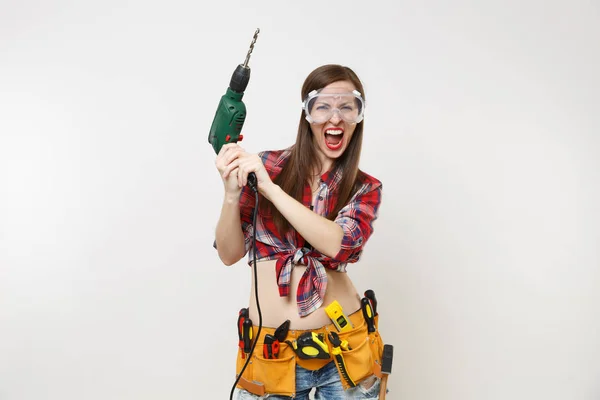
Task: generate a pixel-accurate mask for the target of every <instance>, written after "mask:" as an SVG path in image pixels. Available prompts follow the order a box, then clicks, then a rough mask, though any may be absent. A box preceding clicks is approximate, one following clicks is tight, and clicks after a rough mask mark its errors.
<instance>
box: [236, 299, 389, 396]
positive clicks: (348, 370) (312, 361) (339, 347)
mask: <svg viewBox="0 0 600 400" xmlns="http://www.w3.org/2000/svg"><path fill="white" fill-rule="evenodd" d="M348 319H349V320H350V322H351V323H352V326H353V327H352V328H351V329H350V330H345V331H338V330H337V329H336V327H335V326H334V324H329V325H326V326H324V327H322V328H318V329H311V330H289V331H287V334H286V335H285V340H281V341H277V342H278V343H277V347H276V348H275V350H276V353H277V354H276V357H272V354H269V353H271V350H273V347H272V346H271V345H270V343H271V342H272V339H273V338H274V337H276V336H277V335H276V334H277V333H281V332H276V329H274V328H267V327H263V328H262V329H261V334H260V337H258V338H256V337H255V335H256V333H257V331H258V327H257V326H256V327H253V328H252V329H253V333H252V335H251V336H252V338H253V340H257V341H258V342H257V344H256V347H255V349H254V353H253V354H252V356H251V357H252V359H251V360H250V362H249V363H248V366H247V367H246V369H245V370H244V374H243V375H242V377H241V378H240V380H239V382H238V385H237V386H238V388H241V389H245V390H247V391H248V392H250V393H253V394H255V395H257V396H264V395H265V394H277V395H281V396H290V397H294V396H295V392H296V365H299V366H300V367H302V368H305V369H309V370H317V369H320V368H322V367H324V366H325V365H326V364H328V363H330V362H331V361H334V362H335V364H336V367H337V369H338V372H339V373H340V380H341V382H342V386H343V387H344V389H348V388H350V387H353V386H356V385H357V384H359V383H360V382H361V381H363V380H364V379H366V378H368V377H370V376H372V375H376V376H377V377H379V378H381V376H382V374H381V357H382V354H383V341H382V339H381V336H380V335H379V331H378V330H377V327H378V322H379V315H374V316H371V321H370V324H371V329H368V324H367V320H366V319H365V317H364V316H363V313H362V312H361V310H360V309H359V310H358V311H356V312H354V313H353V314H351V315H349V316H348ZM373 328H375V329H373ZM370 331H371V332H370ZM265 337H266V338H267V339H266V340H265ZM307 338H308V339H309V340H312V339H311V338H313V339H315V341H316V342H317V343H321V344H323V345H324V346H325V348H326V349H327V354H323V352H322V351H321V353H320V354H315V356H314V357H313V358H306V357H307V356H306V355H305V354H300V355H299V352H298V344H300V345H301V343H302V342H303V341H304V339H307ZM280 339H281V338H280ZM265 342H266V343H267V346H265ZM294 344H296V346H297V348H296V349H294ZM239 347H240V348H239V349H238V356H237V362H236V376H237V375H239V373H240V371H241V370H242V368H243V366H244V363H245V362H246V357H248V356H249V355H248V354H246V353H245V351H244V348H243V347H244V346H242V342H240V346H239ZM317 347H319V346H317ZM263 349H264V350H263ZM267 349H268V350H267Z"/></svg>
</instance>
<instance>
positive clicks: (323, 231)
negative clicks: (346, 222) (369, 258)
mask: <svg viewBox="0 0 600 400" xmlns="http://www.w3.org/2000/svg"><path fill="white" fill-rule="evenodd" d="M263 195H264V196H265V197H266V198H267V199H269V200H270V201H271V202H272V203H273V205H274V206H275V207H276V208H277V209H278V210H279V211H280V212H281V214H282V215H283V217H284V218H285V219H286V220H288V222H289V223H290V224H291V225H292V226H293V227H294V229H295V230H296V231H297V232H298V233H299V234H300V235H301V236H302V237H303V238H304V239H305V240H306V241H308V242H309V243H310V244H311V245H312V246H313V247H314V248H315V249H317V250H318V251H320V252H321V253H323V254H324V255H326V256H328V257H334V256H335V255H336V254H338V252H339V251H340V249H341V246H342V238H343V236H344V231H343V230H342V228H341V227H340V226H339V225H338V224H336V223H335V222H333V221H330V220H328V219H327V218H325V217H322V216H320V215H318V214H316V213H314V212H313V211H311V210H309V209H308V208H306V207H305V206H304V205H303V204H301V203H299V202H298V201H296V199H294V198H293V197H291V196H290V195H288V194H287V193H285V192H284V191H283V190H282V189H281V188H280V187H279V186H278V185H275V184H273V185H270V186H269V188H268V189H266V190H264V191H263Z"/></svg>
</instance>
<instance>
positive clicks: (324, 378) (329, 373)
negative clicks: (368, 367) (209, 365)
mask: <svg viewBox="0 0 600 400" xmlns="http://www.w3.org/2000/svg"><path fill="white" fill-rule="evenodd" d="M313 388H315V393H314V396H315V397H314V399H315V400H346V399H377V398H379V379H378V378H377V377H375V376H374V375H373V377H371V378H367V379H365V380H364V381H363V382H361V383H360V384H358V385H357V386H356V387H353V388H350V389H348V390H344V388H343V387H342V383H341V381H340V374H339V373H338V370H337V368H336V366H335V363H334V362H333V361H332V362H330V363H329V364H327V365H325V366H324V367H323V368H321V369H317V370H314V371H311V370H308V369H304V368H302V367H301V366H299V365H296V397H294V399H297V400H308V399H309V397H308V394H309V393H310V392H311V390H312V389H313ZM234 399H237V400H250V399H254V400H255V399H269V400H283V399H291V397H285V396H278V395H266V396H263V397H260V396H256V395H254V394H252V393H250V392H247V391H246V390H241V389H238V388H236V389H235V395H234Z"/></svg>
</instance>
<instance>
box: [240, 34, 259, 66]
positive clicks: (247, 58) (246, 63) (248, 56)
mask: <svg viewBox="0 0 600 400" xmlns="http://www.w3.org/2000/svg"><path fill="white" fill-rule="evenodd" d="M259 32H260V29H259V28H256V32H254V37H253V38H252V43H250V50H248V54H247V55H246V61H244V65H243V67H244V68H248V61H250V54H252V50H254V43H256V38H257V37H258V33H259Z"/></svg>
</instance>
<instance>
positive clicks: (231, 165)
mask: <svg viewBox="0 0 600 400" xmlns="http://www.w3.org/2000/svg"><path fill="white" fill-rule="evenodd" d="M239 164H240V162H239V160H234V161H233V162H230V163H229V164H226V165H225V168H224V170H223V171H222V174H221V175H222V176H223V179H226V178H227V177H228V176H229V174H230V173H231V171H233V170H235V169H237V168H238V166H239Z"/></svg>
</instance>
